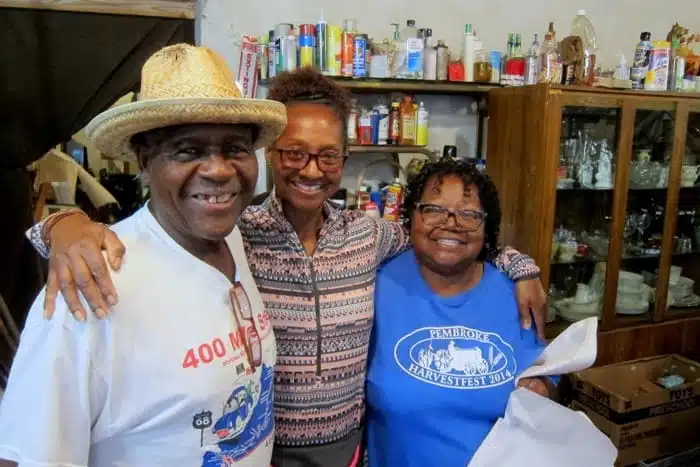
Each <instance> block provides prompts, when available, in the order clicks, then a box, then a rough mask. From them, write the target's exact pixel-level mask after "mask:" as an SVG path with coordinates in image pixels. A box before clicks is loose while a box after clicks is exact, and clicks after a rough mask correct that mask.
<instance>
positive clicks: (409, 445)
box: [367, 250, 544, 467]
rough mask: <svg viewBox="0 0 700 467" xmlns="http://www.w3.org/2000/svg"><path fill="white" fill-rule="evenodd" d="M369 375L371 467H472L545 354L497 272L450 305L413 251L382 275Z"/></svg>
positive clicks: (487, 272) (486, 272) (488, 274)
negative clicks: (519, 378) (520, 378)
mask: <svg viewBox="0 0 700 467" xmlns="http://www.w3.org/2000/svg"><path fill="white" fill-rule="evenodd" d="M375 300H376V305H375V310H376V313H375V318H374V328H373V330H372V338H371V343H370V353H369V368H368V375H367V443H368V454H369V462H370V465H371V466H378V467H379V466H381V467H384V466H402V467H406V466H416V467H424V466H427V465H436V466H445V467H452V466H466V465H467V464H468V463H469V461H470V460H471V458H472V456H473V455H474V453H475V452H476V449H477V448H478V447H479V445H480V444H481V442H482V441H483V440H484V438H485V437H486V435H487V434H488V432H489V430H490V429H491V427H492V426H493V424H494V423H495V422H496V420H497V419H498V418H499V417H501V416H503V414H504V413H505V408H506V403H507V401H508V396H509V395H510V393H511V392H512V391H513V390H514V388H515V377H516V375H518V374H519V373H521V372H522V371H523V370H525V369H526V368H528V367H529V366H531V365H532V364H533V363H534V362H535V360H537V358H538V357H539V356H540V354H541V352H542V350H543V348H544V347H543V346H542V345H540V344H539V343H538V341H537V337H536V335H535V332H534V330H523V329H522V327H521V325H520V318H519V314H518V305H517V301H516V298H515V286H514V284H513V283H512V282H511V281H510V280H509V279H508V278H507V277H506V276H504V275H503V274H501V273H499V272H498V270H496V269H495V268H494V267H493V266H492V265H490V264H485V265H484V274H483V276H482V278H481V281H479V283H478V284H477V285H476V286H475V287H474V288H473V289H472V290H470V291H469V292H467V293H464V294H460V295H457V296H454V297H449V298H441V297H439V296H438V295H437V294H435V293H434V292H433V291H432V290H431V289H430V288H429V286H428V285H427V284H426V282H425V281H424V279H423V277H422V276H421V274H420V271H419V269H418V263H417V260H416V256H415V254H414V252H413V251H412V250H410V251H407V252H405V253H403V254H401V255H400V256H398V257H397V258H395V259H394V260H392V261H391V262H389V263H387V264H386V265H385V266H384V267H383V268H382V269H381V270H380V271H379V273H378V276H377V289H376V298H375Z"/></svg>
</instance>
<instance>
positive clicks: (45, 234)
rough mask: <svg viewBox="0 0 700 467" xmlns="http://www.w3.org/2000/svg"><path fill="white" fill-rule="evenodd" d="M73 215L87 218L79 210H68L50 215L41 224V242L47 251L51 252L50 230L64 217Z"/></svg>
mask: <svg viewBox="0 0 700 467" xmlns="http://www.w3.org/2000/svg"><path fill="white" fill-rule="evenodd" d="M73 214H81V215H83V216H85V217H87V214H85V213H84V212H83V211H82V210H81V209H79V208H69V209H63V210H61V211H58V212H55V213H53V214H50V215H49V216H48V217H46V219H44V220H43V221H42V222H41V230H40V233H41V241H42V242H44V245H45V246H46V249H47V250H51V239H50V237H49V234H50V233H51V228H52V227H53V226H54V225H56V223H57V222H58V221H60V220H61V219H63V218H64V217H66V216H71V215H73Z"/></svg>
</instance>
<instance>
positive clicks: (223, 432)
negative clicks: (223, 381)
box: [213, 382, 260, 441]
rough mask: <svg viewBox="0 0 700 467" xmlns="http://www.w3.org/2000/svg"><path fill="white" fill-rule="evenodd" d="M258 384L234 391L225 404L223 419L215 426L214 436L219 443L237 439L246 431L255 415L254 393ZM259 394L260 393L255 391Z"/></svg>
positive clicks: (247, 385) (251, 384) (251, 383)
mask: <svg viewBox="0 0 700 467" xmlns="http://www.w3.org/2000/svg"><path fill="white" fill-rule="evenodd" d="M253 386H258V384H257V383H253V382H250V383H248V384H246V385H245V386H243V387H239V388H236V389H234V391H233V392H232V393H231V395H230V396H229V398H228V399H227V400H226V403H225V404H224V409H223V414H222V415H221V418H220V419H219V420H217V422H216V423H215V424H214V428H213V431H214V434H215V435H216V436H217V438H218V439H219V441H228V440H230V439H234V438H237V437H238V436H239V435H240V434H241V433H242V432H243V430H244V429H245V427H246V425H247V424H248V420H250V417H251V415H253V407H254V406H255V401H254V400H253V391H255V389H256V388H254V387H253ZM255 392H256V393H259V392H260V391H259V390H258V391H255Z"/></svg>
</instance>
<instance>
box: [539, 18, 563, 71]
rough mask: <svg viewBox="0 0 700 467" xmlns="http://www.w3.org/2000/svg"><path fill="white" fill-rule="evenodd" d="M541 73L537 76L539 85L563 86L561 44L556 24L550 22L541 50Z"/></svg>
mask: <svg viewBox="0 0 700 467" xmlns="http://www.w3.org/2000/svg"><path fill="white" fill-rule="evenodd" d="M539 62H540V63H539V65H540V73H539V75H538V76H537V82H538V83H553V84H561V74H562V63H561V56H560V55H559V42H557V37H556V31H555V30H554V22H552V21H550V22H549V30H548V31H547V34H545V35H544V41H543V42H542V47H541V48H540V60H539Z"/></svg>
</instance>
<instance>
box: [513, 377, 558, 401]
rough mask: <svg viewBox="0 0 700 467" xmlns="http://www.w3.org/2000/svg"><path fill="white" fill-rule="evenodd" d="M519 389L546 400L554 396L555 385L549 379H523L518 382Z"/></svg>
mask: <svg viewBox="0 0 700 467" xmlns="http://www.w3.org/2000/svg"><path fill="white" fill-rule="evenodd" d="M518 387H519V388H525V389H527V390H528V391H532V392H534V393H537V394H539V395H540V396H543V397H546V398H551V397H552V395H553V394H554V391H553V385H552V383H551V382H550V381H549V380H548V379H547V378H523V379H521V380H520V381H518Z"/></svg>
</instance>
